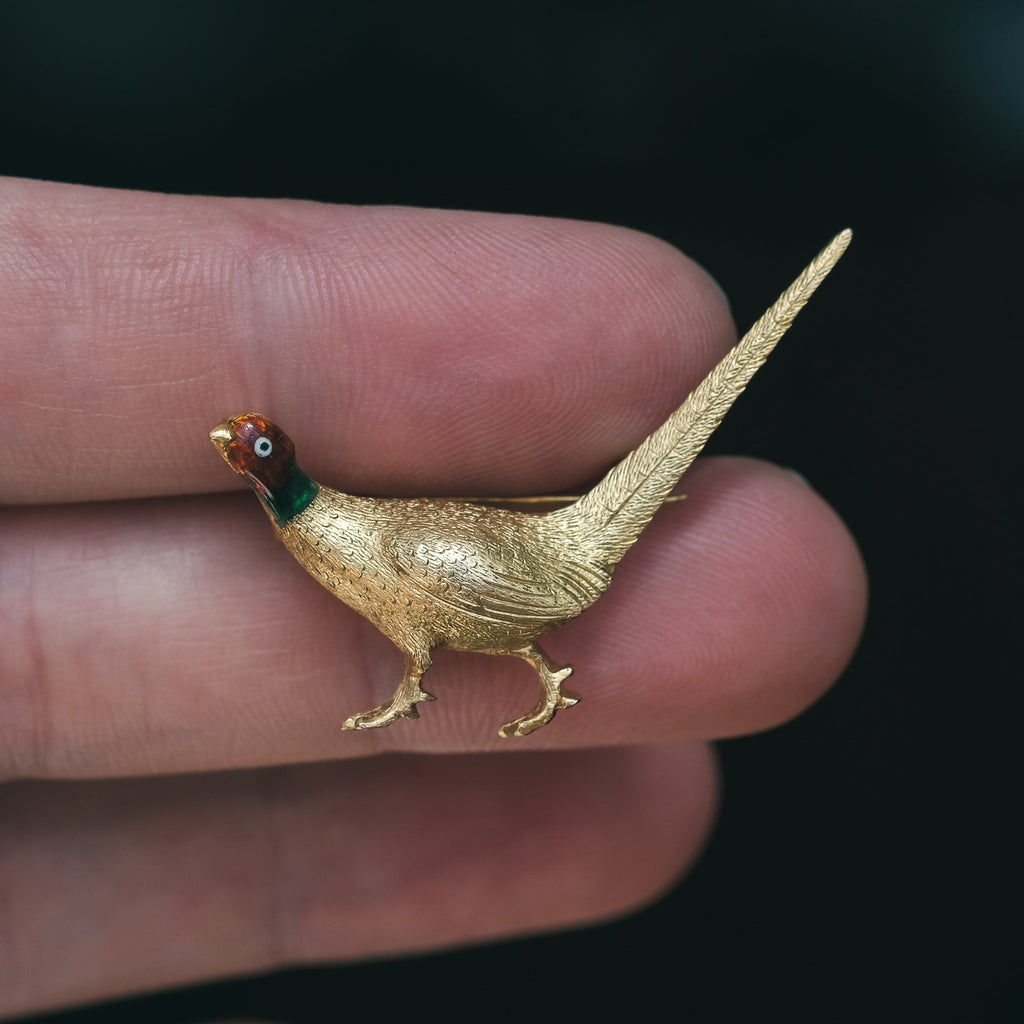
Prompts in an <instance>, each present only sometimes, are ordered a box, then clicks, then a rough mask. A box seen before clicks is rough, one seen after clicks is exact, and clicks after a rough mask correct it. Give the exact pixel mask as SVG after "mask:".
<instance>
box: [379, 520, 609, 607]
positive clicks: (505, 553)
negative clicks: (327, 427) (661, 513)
mask: <svg viewBox="0 0 1024 1024" xmlns="http://www.w3.org/2000/svg"><path fill="white" fill-rule="evenodd" d="M384 547H385V550H386V551H387V556H388V559H389V561H391V562H392V566H393V568H394V570H395V571H396V572H397V573H398V574H399V575H400V576H402V577H403V578H404V579H403V582H404V585H405V586H406V587H409V588H411V589H414V590H417V591H419V592H420V593H421V594H423V595H426V596H428V597H430V598H431V599H433V600H435V601H439V602H441V603H442V604H445V605H447V606H449V607H450V608H452V609H453V610H455V611H458V612H461V613H463V614H467V613H468V614H470V615H474V616H479V617H482V618H485V619H489V620H491V621H497V622H506V623H522V624H526V623H537V624H540V623H550V622H553V621H559V620H563V619H567V618H572V617H574V616H576V615H578V614H579V613H580V612H581V611H583V610H584V609H585V608H587V607H589V605H590V604H591V603H593V601H594V600H595V599H596V598H597V597H598V596H599V595H600V594H601V593H603V591H604V590H605V589H606V588H607V586H608V582H609V580H610V576H608V574H606V573H604V572H602V571H600V570H598V569H594V568H591V567H589V566H587V565H586V564H585V563H578V562H577V561H576V560H575V559H566V558H564V557H559V556H560V552H558V551H557V550H554V551H553V550H551V549H550V546H549V545H545V543H544V537H543V531H542V529H539V528H538V526H537V523H536V519H535V517H533V516H528V515H526V514H524V513H515V512H504V511H503V510H497V509H487V510H486V515H485V516H479V515H478V514H477V513H475V512H470V513H467V514H465V515H459V516H453V517H450V518H449V517H445V522H444V524H443V527H440V526H439V524H438V523H436V522H435V523H428V524H425V525H418V524H413V523H411V522H410V521H409V520H406V522H405V523H404V524H403V525H402V528H401V529H396V530H394V531H393V532H390V535H389V536H388V537H387V538H385V544H384Z"/></svg>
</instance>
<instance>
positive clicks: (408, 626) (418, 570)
mask: <svg viewBox="0 0 1024 1024" xmlns="http://www.w3.org/2000/svg"><path fill="white" fill-rule="evenodd" d="M850 237H851V233H850V231H849V230H846V231H843V232H841V233H840V234H839V235H837V236H836V237H835V238H834V239H833V240H832V241H831V242H830V243H829V245H827V246H826V247H825V248H824V249H823V250H822V251H821V253H819V255H818V256H817V257H816V258H815V259H814V260H813V261H812V262H811V264H810V265H809V266H808V267H807V269H806V270H804V272H803V273H802V274H801V275H800V276H799V277H798V278H797V279H796V281H794V282H793V284H792V285H791V286H790V287H789V288H788V289H787V290H786V291H785V292H783V294H782V295H781V296H780V297H779V299H778V301H777V302H776V303H775V304H774V305H773V306H772V307H771V308H770V309H769V310H768V311H767V312H766V313H765V314H764V315H763V316H762V317H761V319H760V320H758V321H757V323H756V324H754V326H753V327H752V328H751V329H750V330H749V331H748V332H747V334H746V335H745V336H744V337H743V339H742V340H741V341H740V342H739V343H738V344H737V345H736V346H735V347H734V348H733V349H732V350H731V351H730V352H729V353H728V354H727V355H726V356H725V357H724V358H723V359H722V361H721V362H720V363H719V364H718V365H717V366H716V367H715V368H714V369H713V370H712V371H711V373H709V374H708V376H707V377H705V378H704V380H703V381H702V382H701V383H700V384H699V385H698V386H697V387H696V388H695V389H694V391H693V392H692V393H691V394H690V396H689V397H688V398H687V399H686V401H685V402H684V403H683V404H682V405H681V406H680V407H679V408H678V409H677V410H676V411H675V412H674V413H672V415H671V416H670V417H669V418H668V420H667V421H666V422H665V423H664V424H663V425H662V426H661V427H660V428H658V430H656V431H655V432H654V433H653V434H651V436H650V437H648V438H647V440H646V441H644V442H643V443H642V444H641V445H640V446H639V447H638V448H637V449H636V450H635V451H633V452H631V453H630V454H628V455H627V456H626V457H625V458H624V459H623V460H622V461H621V462H619V463H618V465H616V466H614V467H613V468H612V469H611V470H610V471H609V472H608V474H607V475H606V476H605V477H604V479H602V480H601V481H600V483H598V484H597V485H596V486H595V487H594V488H593V490H591V491H589V492H588V493H587V494H585V495H583V496H582V497H581V498H579V499H578V500H574V501H573V502H572V503H571V504H569V505H567V506H565V507H561V508H556V509H555V510H553V511H549V512H547V513H544V514H537V513H530V512H522V511H515V510H511V509H508V508H501V507H497V506H495V505H493V504H487V503H481V502H480V501H473V500H471V499H466V500H458V499H444V498H416V499H398V498H372V497H357V496H354V495H351V494H344V493H342V492H340V491H335V490H331V488H329V487H324V486H323V485H321V484H318V483H316V482H315V481H314V480H311V479H310V478H309V477H308V476H306V474H305V473H303V472H302V470H301V469H300V468H299V467H298V465H297V464H296V461H295V446H294V444H293V443H292V441H291V439H290V438H289V437H288V435H287V434H285V433H284V431H283V430H281V428H280V427H278V426H277V425H276V424H275V423H273V422H271V421H270V420H269V419H267V418H266V417H264V416H261V415H258V414H256V413H244V414H242V415H240V416H234V417H232V418H231V419H228V420H225V421H224V422H223V423H221V424H219V425H218V426H217V427H215V428H214V429H213V430H212V431H211V432H210V440H211V441H212V442H213V443H214V445H215V446H216V447H217V449H218V450H219V451H220V453H221V455H222V456H223V457H224V459H225V460H226V461H227V463H228V465H229V466H230V467H231V468H232V469H233V470H234V471H235V472H236V473H238V474H240V475H241V476H243V477H244V478H245V479H246V481H247V482H248V483H249V485H250V486H251V487H252V489H253V490H254V491H255V492H256V495H257V497H258V498H259V500H260V502H261V503H262V505H263V508H264V510H265V511H266V513H267V515H268V516H269V517H270V519H271V521H272V522H273V524H274V528H275V530H276V532H277V536H278V538H279V539H280V540H281V541H282V542H283V543H284V545H285V547H287V548H288V550H289V551H290V552H291V553H292V554H293V555H294V556H295V558H296V559H298V561H299V564H300V565H302V566H303V568H305V569H306V571H307V572H309V574H310V575H311V576H313V577H314V578H315V579H316V580H317V582H319V583H320V584H322V585H323V586H324V587H326V588H327V589H328V590H330V591H331V592H332V593H333V594H334V595H335V596H336V597H338V598H340V599H341V600H342V601H344V602H345V604H347V605H349V607H351V608H353V609H355V611H357V612H359V613H360V614H361V615H363V616H365V617H366V618H368V619H369V620H370V621H371V622H372V623H373V624H374V625H375V626H376V627H377V628H378V629H379V630H381V631H382V632H383V633H384V634H385V635H386V636H387V637H389V638H390V639H391V640H392V641H393V642H394V643H395V644H396V645H397V647H398V648H399V649H400V650H401V651H402V653H403V654H404V655H405V673H404V675H403V677H402V681H401V683H400V684H399V685H398V688H397V689H396V690H395V692H394V694H393V695H392V697H391V699H390V700H388V701H386V702H385V703H384V704H381V705H379V706H378V707H375V708H371V709H370V710H369V711H364V712H362V713H361V714H358V715H353V716H352V717H351V718H349V719H348V720H347V721H346V722H345V723H344V725H343V728H345V729H377V728H380V727H382V726H385V725H391V723H392V722H394V721H396V720H397V719H399V718H418V717H419V713H418V711H417V710H416V705H417V704H419V703H420V702H421V701H431V700H435V697H434V696H433V694H430V693H428V692H427V691H426V690H424V689H423V688H422V686H421V685H420V683H421V680H422V679H423V675H424V673H425V672H426V671H427V669H428V668H429V667H430V661H431V654H432V652H433V651H435V650H436V649H438V648H440V647H448V648H451V649H453V650H457V651H479V652H482V653H484V654H508V655H514V656H515V657H517V658H522V659H524V660H525V661H528V662H529V663H530V664H531V665H532V666H533V667H534V668H535V669H536V671H537V675H538V676H539V677H540V682H541V687H542V692H541V697H540V700H539V701H538V703H537V706H536V707H535V708H533V710H532V711H530V712H529V713H528V714H525V715H523V716H521V717H520V718H517V719H515V720H514V721H512V722H509V723H508V724H506V725H503V726H502V727H501V729H500V730H499V732H500V735H502V736H506V737H508V736H526V735H528V734H529V733H532V732H534V731H535V730H536V729H539V728H540V727H541V726H542V725H546V724H547V723H548V722H550V721H551V719H552V718H553V717H554V715H555V712H557V711H560V710H562V709H563V708H568V707H571V706H572V705H573V704H575V703H577V701H578V700H579V698H578V697H577V696H576V695H574V694H571V693H570V692H568V691H566V690H563V689H562V683H563V682H564V680H565V679H567V678H568V677H569V676H570V675H571V674H572V668H571V667H570V666H568V665H565V666H559V665H556V664H555V663H554V662H553V661H552V660H551V658H550V657H548V655H547V654H546V653H545V652H544V650H543V648H542V647H541V646H540V644H538V642H537V640H538V639H539V638H540V637H542V636H544V635H545V634H547V633H550V632H551V631H552V630H555V629H557V628H558V627H559V626H562V625H564V624H565V623H566V622H568V621H570V620H571V619H574V618H575V617H576V616H577V615H579V614H580V613H581V612H583V611H584V610H585V609H587V608H589V607H590V605H592V604H593V603H594V602H595V601H596V600H597V599H598V598H599V597H600V596H601V594H603V593H604V591H605V590H607V589H608V586H609V584H610V583H611V579H612V572H613V571H614V569H615V566H616V565H617V564H618V562H619V560H620V559H621V558H622V556H623V555H624V554H625V553H626V551H627V550H629V548H630V547H631V546H632V544H633V542H634V541H635V540H636V539H637V536H638V535H639V534H640V531H641V530H643V528H644V527H645V526H646V525H647V524H648V523H649V522H650V520H651V518H652V517H653V516H654V513H655V512H656V511H657V510H658V508H659V507H660V506H661V505H662V504H663V503H664V502H665V500H666V499H667V498H668V496H669V494H670V492H671V491H672V489H673V487H675V485H676V483H677V481H678V480H679V478H680V477H681V476H682V475H683V473H684V472H685V471H686V470H687V469H688V468H689V466H690V464H691V463H692V462H693V460H694V459H695V458H696V457H697V455H698V453H699V452H700V450H701V449H702V448H703V447H704V445H705V443H706V442H707V440H708V438H709V437H710V436H711V434H712V433H713V432H714V430H715V428H716V427H717V426H718V424H719V423H720V422H721V420H722V418H723V416H725V414H726V412H727V411H728V410H729V408H730V406H731V405H732V404H733V402H734V401H735V400H736V398H737V397H739V395H740V393H741V392H742V391H743V389H744V388H745V387H746V385H747V383H748V382H749V381H750V379H751V377H753V375H754V374H755V373H756V372H757V370H758V369H759V368H760V367H761V365H762V364H763V363H764V361H765V359H767V357H768V355H769V353H770V352H771V351H772V349H773V348H774V347H775V345H776V344H777V342H778V341H779V339H780V338H781V337H782V335H783V334H785V333H786V331H787V329H788V328H789V326H790V324H791V323H792V322H793V319H794V318H795V317H796V315H797V313H799V312H800V310H801V309H802V308H803V306H804V304H805V303H806V302H807V300H808V299H809V298H810V297H811V295H812V294H813V292H814V290H815V289H816V288H817V286H818V285H819V284H820V283H821V282H822V281H823V280H824V278H825V277H826V275H827V274H828V273H829V271H830V270H831V269H832V268H833V267H834V266H835V264H836V262H837V261H838V259H839V257H840V256H842V254H843V252H844V251H845V249H846V246H847V245H848V244H849V241H850Z"/></svg>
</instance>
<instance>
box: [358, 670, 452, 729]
mask: <svg viewBox="0 0 1024 1024" xmlns="http://www.w3.org/2000/svg"><path fill="white" fill-rule="evenodd" d="M428 668H430V655H429V654H427V653H417V654H408V653H407V654H406V656H405V675H404V676H403V677H402V681H401V683H399V684H398V689H397V690H395V692H394V694H393V695H392V697H391V700H389V701H387V703H385V704H379V705H378V706H377V707H375V708H370V710H369V711H364V712H363V713H362V714H359V715H353V716H352V717H351V718H347V719H345V724H344V725H342V729H381V728H383V727H384V726H385V725H390V724H391V723H392V722H397V721H398V719H399V718H419V717H420V713H419V712H418V711H417V710H416V705H417V704H418V703H419V702H420V701H426V700H437V698H436V697H435V696H434V695H433V694H432V693H427V691H426V690H424V689H423V688H422V687H421V686H420V680H421V679H422V678H423V673H424V672H426V671H427V669H428Z"/></svg>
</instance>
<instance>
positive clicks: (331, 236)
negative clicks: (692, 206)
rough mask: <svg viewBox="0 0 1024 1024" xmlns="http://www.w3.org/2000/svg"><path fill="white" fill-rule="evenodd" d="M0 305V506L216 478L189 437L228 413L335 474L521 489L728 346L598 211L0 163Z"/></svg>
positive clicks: (366, 483) (668, 263) (554, 476)
mask: <svg viewBox="0 0 1024 1024" xmlns="http://www.w3.org/2000/svg"><path fill="white" fill-rule="evenodd" d="M0 308H2V309H3V318H4V335H5V342H4V367H3V373H2V375H0V409H2V410H3V417H4V431H5V438H6V444H5V445H4V446H2V447H0V501H4V502H8V503H27V502H33V503H37V502H63V501H79V500H93V499H105V498H128V497H140V496H153V495H164V494H174V493H193V492H205V491H211V490H219V489H226V488H228V487H233V486H237V484H236V482H235V481H233V480H232V479H230V475H229V474H226V473H225V472H224V467H223V465H221V464H220V460H219V459H217V458H216V456H215V454H214V453H213V452H212V451H211V450H210V447H209V444H208V442H207V440H206V436H207V432H208V430H209V429H210V427H211V426H213V424H214V423H216V422H217V421H218V420H219V419H220V418H222V417H223V416H225V415H229V414H232V413H235V412H238V411H239V410H241V409H243V408H259V409H260V410H261V411H264V412H266V413H268V414H270V415H273V417H274V418H275V419H276V420H278V422H280V423H282V424H283V425H285V426H286V427H287V429H288V430H289V432H290V433H291V434H292V435H293V436H294V437H296V438H297V439H300V438H301V441H302V461H303V465H304V467H305V468H306V469H307V470H308V471H309V472H311V474H313V475H315V476H318V477H319V478H322V479H325V481H326V482H331V483H335V484H338V485H339V486H343V487H344V489H346V490H352V491H355V492H357V493H358V492H363V493H374V492H376V493H383V494H401V493H446V492H447V493H481V492H495V491H497V492H500V493H510V494H514V493H524V492H543V491H545V490H550V489H552V488H557V487H561V486H564V485H565V484H566V483H568V482H573V481H576V480H579V479H583V478H586V477H588V476H589V475H592V474H593V473H595V472H597V471H598V470H600V469H602V468H604V467H606V466H607V464H608V463H609V462H610V461H611V460H612V459H614V458H616V457H617V456H619V455H621V453H622V452H623V451H624V450H625V449H626V448H628V447H629V446H630V445H631V444H632V443H634V442H635V441H636V440H638V439H639V438H640V437H642V436H643V434H644V433H645V432H646V430H647V429H648V428H649V427H650V426H651V425H652V424H654V423H657V422H658V421H659V420H660V419H661V418H663V416H664V415H666V414H667V413H668V412H669V411H670V410H671V409H672V408H674V407H675V405H677V404H678V402H679V398H680V395H681V394H685V393H686V390H687V389H688V388H689V387H690V386H692V385H693V384H694V383H696V381H697V380H699V379H700V377H701V376H702V375H703V373H704V372H705V371H706V370H707V369H708V368H709V367H710V366H711V365H712V364H713V363H714V362H715V360H716V359H717V357H718V356H719V355H720V354H721V353H722V352H724V351H725V350H726V349H727V348H728V347H729V345H730V344H731V343H732V341H733V340H734V332H733V328H732V323H731V319H730V317H729V314H728V311H727V308H726V304H725V301H724V299H723V297H722V295H721V293H720V292H719V291H718V289H717V288H716V286H715V285H714V283H713V282H712V281H711V280H710V279H709V278H708V277H707V275H706V274H704V272H703V271H702V270H701V269H700V268H699V267H698V266H697V265H696V264H694V263H693V262H691V261H690V260H688V259H687V258H686V257H684V256H682V255H681V254H680V253H678V252H677V251H676V250H674V249H672V248H671V247H669V246H667V245H665V244H664V243H661V242H658V241H657V240H655V239H653V238H650V237H648V236H645V235H642V234H638V233H636V232H632V231H628V230H624V229H620V228H613V227H608V226H605V225H596V224H586V223H579V222H571V221H559V220H548V219H543V218H530V217H517V216H502V215H493V214H478V213H452V212H443V211H435V210H411V209H402V208H372V207H338V206H325V205H320V204H316V203H307V202H291V201H277V200H248V199H215V198H204V197H198V198H197V197H182V196H165V195H153V194H147V193H136V192H119V191H107V190H101V189H91V188H80V187H74V186H65V185H55V184H50V183H43V182H29V181H18V180H11V179H6V180H3V181H2V182H0ZM638 389H639V391H640V392H641V393H642V395H643V400H642V401H638V399H637V394H638Z"/></svg>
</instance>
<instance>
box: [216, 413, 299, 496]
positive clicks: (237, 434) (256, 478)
mask: <svg viewBox="0 0 1024 1024" xmlns="http://www.w3.org/2000/svg"><path fill="white" fill-rule="evenodd" d="M210 440H211V441H212V442H213V444H214V446H215V447H216V449H217V450H218V451H219V452H220V453H221V455H222V456H223V457H224V461H225V462H226V463H227V464H228V465H229V466H230V467H231V468H232V469H233V470H234V471H235V472H236V473H238V474H239V475H240V476H243V477H245V479H246V480H247V481H248V483H249V486H250V487H252V488H253V490H254V491H256V493H257V494H260V495H262V496H264V497H269V496H270V495H272V494H274V493H275V492H277V491H279V490H280V489H281V488H282V486H283V485H284V484H285V483H286V481H287V480H288V476H289V474H290V473H291V471H292V468H293V467H294V466H295V445H294V444H293V443H292V439H291V438H290V437H289V436H288V435H287V434H286V433H285V432H284V431H283V430H282V429H281V428H280V427H279V426H278V425H277V424H276V423H274V422H272V421H271V420H268V419H267V418H266V417H265V416H260V415H259V414H258V413H254V412H245V413H242V414H241V415H240V416H232V417H231V419H227V420H224V421H223V423H218V424H217V426H215V427H214V428H213V430H211V431H210Z"/></svg>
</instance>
